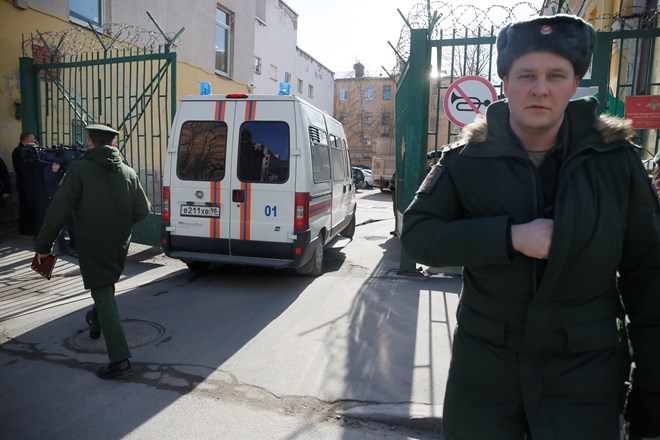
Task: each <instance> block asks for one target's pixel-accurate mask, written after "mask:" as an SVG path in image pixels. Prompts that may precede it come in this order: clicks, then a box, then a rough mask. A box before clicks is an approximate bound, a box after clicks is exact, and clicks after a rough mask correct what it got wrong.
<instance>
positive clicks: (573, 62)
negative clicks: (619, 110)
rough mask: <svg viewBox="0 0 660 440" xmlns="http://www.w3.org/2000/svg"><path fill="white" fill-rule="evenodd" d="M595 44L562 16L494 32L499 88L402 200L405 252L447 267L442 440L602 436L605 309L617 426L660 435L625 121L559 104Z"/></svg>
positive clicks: (659, 272) (608, 418) (643, 203)
mask: <svg viewBox="0 0 660 440" xmlns="http://www.w3.org/2000/svg"><path fill="white" fill-rule="evenodd" d="M595 43H596V33H595V31H594V29H593V27H592V26H591V25H590V24H588V23H587V22H585V21H583V20H582V19H580V18H578V17H575V16H570V15H564V14H558V15H554V16H550V17H538V18H534V19H532V20H528V21H522V22H517V23H514V24H511V25H507V26H505V27H504V28H502V30H501V31H500V33H499V35H498V37H497V43H496V44H497V73H498V76H499V77H500V78H502V80H503V90H504V94H505V96H506V99H505V100H501V101H498V102H495V103H493V104H491V105H490V106H489V107H488V109H487V111H486V116H485V118H484V117H480V118H478V119H477V120H476V121H475V122H474V123H473V124H471V125H468V126H467V127H465V128H464V130H463V132H462V139H461V140H459V141H458V142H457V144H455V145H453V146H451V147H449V148H447V149H445V151H444V152H443V155H442V158H441V160H440V162H439V163H438V164H436V165H435V166H434V167H433V168H432V169H431V171H430V172H429V174H428V175H427V177H426V179H425V180H424V182H423V183H422V185H421V186H420V188H419V190H418V192H417V194H416V196H415V198H414V200H413V201H412V203H411V204H410V206H409V207H408V208H407V210H406V211H405V214H404V221H403V231H402V236H401V242H402V245H403V248H404V249H405V251H406V252H407V253H408V255H409V256H410V257H411V258H412V259H414V260H415V261H418V262H420V263H423V264H426V265H429V266H462V267H463V286H462V291H461V297H460V303H459V306H458V309H457V325H456V330H455V334H454V338H453V343H452V359H451V364H450V369H449V375H448V381H447V387H446V393H445V401H444V407H443V408H444V414H443V432H442V434H443V437H444V438H445V439H446V440H455V439H461V440H481V439H488V440H498V439H501V440H514V439H544V440H565V439H580V440H618V439H619V434H620V431H619V412H620V410H621V401H622V400H623V399H622V393H621V390H622V388H623V387H622V386H621V384H622V383H623V380H624V377H622V376H624V374H622V371H621V365H620V360H621V359H622V354H623V353H624V352H623V351H622V350H624V348H623V345H622V343H621V342H620V340H619V333H618V332H617V317H618V316H617V314H618V312H619V310H620V308H621V307H623V308H624V309H625V314H626V315H627V316H628V319H629V324H628V336H629V339H630V344H631V348H632V359H633V361H634V369H633V371H632V373H631V376H630V380H631V382H632V391H631V392H630V393H629V395H628V398H627V403H626V408H625V417H626V419H627V420H628V421H629V423H630V432H631V438H632V437H637V438H639V437H655V436H658V435H660V349H658V347H659V346H660V345H659V344H660V204H659V203H658V198H657V197H656V195H655V194H653V191H652V190H651V187H650V184H649V178H648V173H647V172H646V170H645V169H644V167H643V165H642V162H641V161H640V158H639V155H638V151H637V150H638V147H637V146H635V145H633V144H632V142H631V141H630V140H631V138H632V136H633V135H634V131H633V130H632V128H631V127H630V124H629V122H628V121H624V120H622V119H618V118H614V117H607V116H597V115H596V109H597V101H596V100H595V99H594V98H591V97H590V98H583V99H577V100H574V101H571V97H572V96H573V95H574V93H575V92H576V90H577V87H578V84H579V82H580V79H581V78H582V77H583V76H584V75H585V73H586V72H587V70H588V68H589V66H590V64H591V56H592V53H593V50H594V47H595ZM617 281H618V282H617Z"/></svg>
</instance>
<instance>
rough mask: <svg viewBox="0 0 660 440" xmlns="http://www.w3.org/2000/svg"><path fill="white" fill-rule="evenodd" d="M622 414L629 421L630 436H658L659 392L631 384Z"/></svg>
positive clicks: (659, 428) (659, 427)
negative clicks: (645, 389)
mask: <svg viewBox="0 0 660 440" xmlns="http://www.w3.org/2000/svg"><path fill="white" fill-rule="evenodd" d="M623 415H624V417H625V419H626V420H627V421H628V422H629V423H630V438H652V437H657V436H660V394H658V393H652V392H649V391H644V390H641V389H639V388H638V387H636V386H635V385H633V386H632V389H631V390H630V393H628V397H627V398H626V407H625V410H624V412H623Z"/></svg>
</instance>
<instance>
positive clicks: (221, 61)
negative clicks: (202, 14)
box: [215, 8, 231, 75]
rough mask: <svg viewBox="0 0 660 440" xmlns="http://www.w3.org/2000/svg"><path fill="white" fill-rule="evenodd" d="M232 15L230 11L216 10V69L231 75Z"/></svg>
mask: <svg viewBox="0 0 660 440" xmlns="http://www.w3.org/2000/svg"><path fill="white" fill-rule="evenodd" d="M230 38H231V16H230V15H229V13H228V12H225V11H224V10H222V9H220V8H217V9H216V10H215V70H217V71H218V72H220V73H224V74H227V75H229V63H230V56H231V55H230V53H229V48H230V47H231V41H230Z"/></svg>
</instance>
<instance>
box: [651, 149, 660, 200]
mask: <svg viewBox="0 0 660 440" xmlns="http://www.w3.org/2000/svg"><path fill="white" fill-rule="evenodd" d="M652 176H653V187H654V189H655V192H656V193H658V195H660V152H658V153H657V154H656V155H655V157H654V158H653V171H652Z"/></svg>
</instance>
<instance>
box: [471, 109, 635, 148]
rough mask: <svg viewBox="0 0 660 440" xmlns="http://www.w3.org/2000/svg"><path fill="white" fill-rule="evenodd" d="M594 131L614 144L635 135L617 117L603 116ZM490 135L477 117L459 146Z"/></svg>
mask: <svg viewBox="0 0 660 440" xmlns="http://www.w3.org/2000/svg"><path fill="white" fill-rule="evenodd" d="M594 129H595V130H596V131H597V132H598V133H600V135H601V137H602V138H603V142H604V143H606V144H612V143H615V142H621V141H629V142H630V141H631V139H632V137H633V136H634V134H635V130H634V129H633V128H632V123H631V121H630V120H628V119H621V118H617V117H615V116H608V115H601V116H598V117H596V118H595V120H594ZM487 134H488V124H487V122H486V117H485V116H483V115H479V116H477V119H475V121H474V122H472V123H471V124H469V125H467V126H466V127H465V128H463V131H462V132H461V136H460V139H459V144H464V143H469V144H479V143H482V142H485V141H486V135H487Z"/></svg>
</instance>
